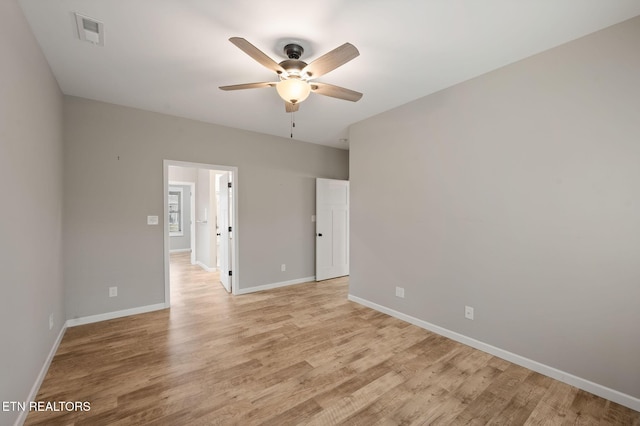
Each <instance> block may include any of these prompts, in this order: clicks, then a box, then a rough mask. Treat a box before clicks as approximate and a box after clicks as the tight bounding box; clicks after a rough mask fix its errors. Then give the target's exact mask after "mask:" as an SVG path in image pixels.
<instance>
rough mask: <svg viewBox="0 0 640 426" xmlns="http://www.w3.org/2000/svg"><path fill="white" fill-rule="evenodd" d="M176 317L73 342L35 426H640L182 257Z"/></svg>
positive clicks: (344, 307)
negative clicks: (57, 406) (68, 409)
mask: <svg viewBox="0 0 640 426" xmlns="http://www.w3.org/2000/svg"><path fill="white" fill-rule="evenodd" d="M171 276H172V308H171V310H164V311H158V312H152V313H148V314H143V315H137V316H132V317H128V318H120V319H115V320H111V321H105V322H101V323H96V324H89V325H84V326H79V327H74V328H70V329H68V330H67V332H66V334H65V336H64V339H63V341H62V343H61V345H60V348H59V350H58V352H57V354H56V356H55V358H54V360H53V362H52V364H51V367H50V369H49V372H48V374H47V377H46V379H45V381H44V383H43V384H42V387H41V389H40V392H39V394H38V397H37V399H38V400H39V401H89V402H90V403H91V411H89V412H72V413H59V412H58V413H51V412H49V413H43V412H32V413H30V414H29V417H28V418H27V422H26V424H29V425H33V424H46V425H55V424H64V425H67V424H78V425H137V424H157V425H228V424H229V425H232V424H238V425H243V426H244V425H254V424H266V425H278V426H279V425H287V424H309V425H334V424H349V425H366V426H371V425H410V424H418V425H428V424H440V425H462V424H473V425H481V424H502V425H521V424H530V425H556V424H557V425H564V424H571V425H573V424H581V425H598V424H605V425H611V424H618V425H639V424H640V413H638V412H635V411H632V410H630V409H627V408H625V407H622V406H620V405H618V404H615V403H613V402H610V401H607V400H604V399H602V398H598V397H596V396H594V395H591V394H589V393H586V392H583V391H581V390H578V389H576V388H573V387H571V386H568V385H566V384H563V383H560V382H558V381H555V380H552V379H550V378H548V377H545V376H542V375H540V374H537V373H534V372H532V371H529V370H527V369H525V368H522V367H518V366H516V365H514V364H511V363H509V362H506V361H503V360H501V359H499V358H496V357H493V356H491V355H488V354H486V353H484V352H481V351H478V350H475V349H472V348H469V347H467V346H464V345H462V344H459V343H456V342H453V341H451V340H449V339H446V338H444V337H441V336H438V335H436V334H433V333H430V332H428V331H425V330H423V329H420V328H418V327H416V326H413V325H410V324H407V323H404V322H402V321H400V320H397V319H395V318H392V317H389V316H387V315H384V314H381V313H378V312H376V311H373V310H371V309H368V308H365V307H363V306H360V305H357V304H355V303H352V302H349V301H347V285H348V281H347V279H346V278H342V279H335V280H329V281H324V282H321V283H309V284H301V285H297V286H291V287H286V288H281V289H277V290H271V291H266V292H262V293H255V294H249V295H243V296H230V295H228V294H227V293H226V292H225V291H224V289H223V288H222V287H221V285H220V284H218V283H214V282H215V281H217V277H216V276H215V275H214V274H211V273H207V272H204V271H202V270H201V269H200V268H199V267H197V266H191V265H190V264H189V262H188V255H178V256H172V267H171Z"/></svg>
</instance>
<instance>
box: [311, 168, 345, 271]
mask: <svg viewBox="0 0 640 426" xmlns="http://www.w3.org/2000/svg"><path fill="white" fill-rule="evenodd" d="M344 275H349V181H347V180H334V179H316V280H317V281H321V280H326V279H329V278H335V277H341V276H344Z"/></svg>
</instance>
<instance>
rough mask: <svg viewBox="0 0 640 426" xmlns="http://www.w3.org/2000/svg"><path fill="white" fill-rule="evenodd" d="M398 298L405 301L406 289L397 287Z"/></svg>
mask: <svg viewBox="0 0 640 426" xmlns="http://www.w3.org/2000/svg"><path fill="white" fill-rule="evenodd" d="M396 297H400V298H402V299H404V287H396Z"/></svg>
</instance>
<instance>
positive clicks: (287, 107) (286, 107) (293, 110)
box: [284, 102, 300, 112]
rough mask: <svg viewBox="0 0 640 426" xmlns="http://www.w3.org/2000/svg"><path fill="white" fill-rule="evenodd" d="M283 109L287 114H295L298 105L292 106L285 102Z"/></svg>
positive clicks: (298, 107)
mask: <svg viewBox="0 0 640 426" xmlns="http://www.w3.org/2000/svg"><path fill="white" fill-rule="evenodd" d="M284 109H285V111H287V112H296V111H297V110H298V109H300V104H292V103H291V102H285V103H284Z"/></svg>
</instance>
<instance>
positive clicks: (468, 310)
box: [464, 306, 473, 321]
mask: <svg viewBox="0 0 640 426" xmlns="http://www.w3.org/2000/svg"><path fill="white" fill-rule="evenodd" d="M464 317H465V318H466V319H469V320H472V321H473V308H472V307H471V306H465V307H464Z"/></svg>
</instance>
